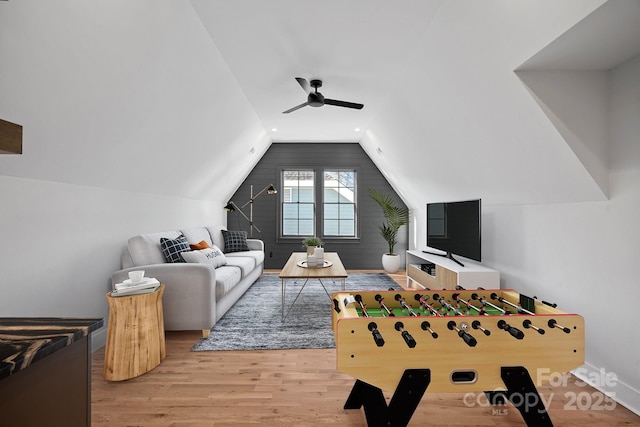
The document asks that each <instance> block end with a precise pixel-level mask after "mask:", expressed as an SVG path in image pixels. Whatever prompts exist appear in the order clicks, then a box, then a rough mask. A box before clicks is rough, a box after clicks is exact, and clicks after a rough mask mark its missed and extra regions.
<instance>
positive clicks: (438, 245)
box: [424, 199, 482, 266]
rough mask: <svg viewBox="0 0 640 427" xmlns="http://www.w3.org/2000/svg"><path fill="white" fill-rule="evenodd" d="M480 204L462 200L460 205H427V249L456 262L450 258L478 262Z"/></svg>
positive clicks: (479, 258) (479, 257) (475, 201)
mask: <svg viewBox="0 0 640 427" xmlns="http://www.w3.org/2000/svg"><path fill="white" fill-rule="evenodd" d="M481 211H482V202H481V200H480V199H477V200H465V201H460V202H444V203H428V204H427V246H428V247H430V248H433V249H439V250H441V251H444V252H446V253H445V254H439V253H434V252H428V251H424V252H426V253H430V254H433V255H440V256H444V257H447V258H450V259H451V260H453V261H455V262H457V263H458V264H460V265H462V266H464V265H463V264H462V263H461V262H459V261H458V260H456V259H455V258H454V257H453V256H454V255H458V256H461V257H465V258H469V259H473V260H476V261H481V260H482V259H481V250H480V248H481V223H480V215H481Z"/></svg>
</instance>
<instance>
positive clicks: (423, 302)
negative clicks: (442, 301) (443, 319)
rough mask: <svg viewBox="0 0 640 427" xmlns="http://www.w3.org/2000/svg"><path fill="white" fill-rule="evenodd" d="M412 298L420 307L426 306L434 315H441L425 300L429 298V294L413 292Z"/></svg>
mask: <svg viewBox="0 0 640 427" xmlns="http://www.w3.org/2000/svg"><path fill="white" fill-rule="evenodd" d="M413 298H414V299H415V300H416V301H418V304H420V305H421V306H422V307H424V308H426V309H427V310H428V311H429V313H431V314H433V315H434V316H436V317H439V316H441V314H440V313H438V310H436V309H435V308H433V306H432V305H431V304H429V303H428V302H427V300H428V299H429V295H420V294H415V295H414V296H413Z"/></svg>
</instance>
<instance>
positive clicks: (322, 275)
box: [279, 252, 347, 279]
mask: <svg viewBox="0 0 640 427" xmlns="http://www.w3.org/2000/svg"><path fill="white" fill-rule="evenodd" d="M306 259H307V253H306V252H293V253H292V254H291V256H290V257H289V260H288V261H287V263H286V264H285V265H284V267H283V268H282V271H281V272H280V275H279V276H280V278H281V279H300V278H303V279H306V278H311V279H313V278H315V279H327V278H335V279H346V278H347V270H345V269H344V266H343V265H342V261H340V257H339V256H338V254H337V253H336V252H325V253H324V259H325V261H331V262H332V263H333V264H332V265H331V266H329V267H316V268H304V267H299V266H298V265H297V264H298V262H299V261H306Z"/></svg>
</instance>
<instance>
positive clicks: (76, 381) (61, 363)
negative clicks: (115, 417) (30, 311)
mask: <svg viewBox="0 0 640 427" xmlns="http://www.w3.org/2000/svg"><path fill="white" fill-rule="evenodd" d="M103 325H104V321H103V319H68V318H0V420H1V421H0V424H2V425H7V426H23V427H29V426H43V425H51V426H53V425H68V426H89V425H91V371H90V367H91V332H93V331H95V330H96V329H99V328H101V327H102V326H103Z"/></svg>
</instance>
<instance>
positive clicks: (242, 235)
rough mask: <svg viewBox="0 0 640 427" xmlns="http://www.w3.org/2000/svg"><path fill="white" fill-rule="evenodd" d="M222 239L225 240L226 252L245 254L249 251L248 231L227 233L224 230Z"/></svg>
mask: <svg viewBox="0 0 640 427" xmlns="http://www.w3.org/2000/svg"><path fill="white" fill-rule="evenodd" d="M222 238H223V239H224V252H225V253H231V252H243V251H248V250H249V245H247V232H246V231H227V230H222Z"/></svg>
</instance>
